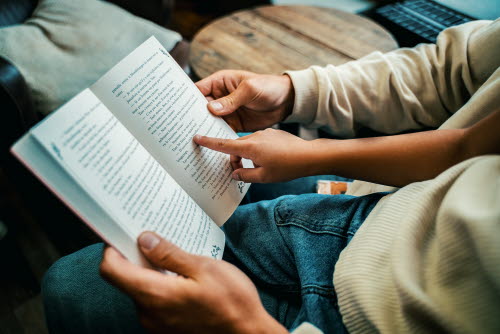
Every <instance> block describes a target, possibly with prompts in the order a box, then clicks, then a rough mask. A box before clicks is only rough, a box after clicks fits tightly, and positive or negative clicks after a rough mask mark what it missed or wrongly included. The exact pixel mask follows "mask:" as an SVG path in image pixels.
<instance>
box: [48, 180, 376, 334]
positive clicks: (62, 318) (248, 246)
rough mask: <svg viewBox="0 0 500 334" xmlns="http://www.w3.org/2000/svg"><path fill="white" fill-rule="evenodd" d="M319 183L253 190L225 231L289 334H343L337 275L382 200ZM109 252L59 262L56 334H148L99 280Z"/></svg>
mask: <svg viewBox="0 0 500 334" xmlns="http://www.w3.org/2000/svg"><path fill="white" fill-rule="evenodd" d="M317 179H337V180H338V179H341V178H338V177H331V176H321V177H308V178H302V179H298V180H294V181H291V182H286V183H281V184H269V185H262V184H254V185H252V186H251V188H250V191H249V192H248V194H247V196H246V198H245V200H244V201H243V203H242V204H241V205H240V206H239V208H238V209H237V210H236V211H235V213H234V214H233V215H232V216H231V218H230V219H229V220H228V222H227V223H226V224H225V225H224V230H225V233H226V238H227V244H226V250H225V252H224V260H226V261H228V262H231V263H233V264H235V265H236V266H237V267H239V268H240V269H241V270H243V271H244V272H245V273H246V274H247V275H248V276H249V277H250V278H251V279H252V280H253V282H254V283H255V285H256V286H257V289H258V291H259V294H260V297H261V300H262V303H263V305H264V307H265V308H266V310H267V311H268V312H269V313H270V314H271V315H272V316H273V317H274V318H275V319H277V320H278V321H279V322H280V323H282V324H283V325H285V327H287V328H288V329H291V330H293V329H294V328H295V327H297V326H298V325H300V324H301V323H302V322H304V321H308V322H310V323H312V324H314V325H315V326H317V327H318V328H320V329H321V330H323V331H324V332H325V333H345V332H346V329H345V327H344V325H343V323H342V318H341V315H340V312H339V309H338V305H337V298H336V293H335V288H334V286H333V272H334V267H335V263H336V262H337V260H338V257H339V255H340V252H341V251H342V250H343V249H344V247H345V246H346V245H347V244H348V243H349V241H350V240H351V238H352V237H353V235H354V233H355V232H356V231H357V230H358V228H359V227H360V225H361V224H362V223H363V221H364V220H365V218H366V217H367V215H368V214H369V213H370V211H371V210H372V209H373V207H374V206H375V204H376V203H377V202H378V201H379V199H380V198H381V197H383V196H384V195H385V194H384V193H377V194H371V195H367V196H362V197H354V196H347V195H334V196H332V195H319V194H316V193H315V183H316V180H317ZM102 250H103V245H102V244H97V245H92V246H89V247H87V248H84V249H82V250H80V251H78V252H76V253H74V254H71V255H69V256H66V257H63V258H62V259H60V260H59V261H57V262H56V263H55V264H54V265H53V266H52V267H51V268H50V269H49V271H48V272H47V273H46V275H45V278H44V282H43V286H42V294H43V299H44V305H45V313H46V317H47V323H48V327H49V330H50V331H51V333H142V332H144V330H143V329H142V328H141V326H140V324H139V322H138V319H137V315H136V312H135V307H134V304H133V302H132V301H131V300H130V298H128V297H127V296H126V295H124V294H122V293H121V292H120V291H119V290H117V289H116V288H114V287H113V286H111V285H110V284H108V283H107V282H106V281H104V280H103V279H102V278H101V277H100V276H99V271H98V270H99V269H98V268H99V263H100V261H101V258H102Z"/></svg>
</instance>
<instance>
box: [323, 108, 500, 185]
mask: <svg viewBox="0 0 500 334" xmlns="http://www.w3.org/2000/svg"><path fill="white" fill-rule="evenodd" d="M315 144H316V145H317V146H318V149H317V152H327V153H326V154H318V156H317V159H318V161H319V166H320V169H319V170H318V172H319V173H318V174H323V173H326V174H334V175H342V176H346V177H351V178H354V179H361V180H366V181H370V182H375V183H380V184H386V185H393V186H404V185H406V184H409V183H412V182H416V181H422V180H427V179H431V178H433V177H435V176H437V175H438V174H440V173H441V172H443V171H444V170H446V169H448V168H449V167H451V166H453V165H455V164H457V163H459V162H461V161H464V160H466V159H469V158H472V157H475V156H479V155H483V154H492V153H493V154H494V153H497V154H498V153H500V110H498V111H496V112H494V113H493V114H491V115H490V116H489V117H486V118H484V119H483V120H481V121H479V122H478V123H476V124H475V125H473V126H472V127H469V128H466V129H453V130H433V131H425V132H418V133H412V134H404V135H396V136H390V137H377V138H363V139H351V140H342V141H329V140H318V141H316V143H315Z"/></svg>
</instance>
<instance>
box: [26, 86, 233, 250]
mask: <svg viewBox="0 0 500 334" xmlns="http://www.w3.org/2000/svg"><path fill="white" fill-rule="evenodd" d="M31 133H32V135H33V136H34V137H35V138H36V139H37V140H38V141H39V142H40V143H41V144H42V146H43V147H45V149H46V150H47V151H48V152H49V153H50V154H51V155H52V156H53V157H54V158H55V159H56V160H57V161H58V162H59V163H60V164H61V166H63V167H64V168H65V169H66V170H67V171H68V172H69V173H70V174H71V175H72V176H73V177H74V179H75V180H76V181H77V182H78V183H79V184H80V185H82V188H83V189H85V190H86V191H87V192H88V193H89V194H90V195H91V196H92V197H93V198H94V199H95V201H96V202H97V203H98V204H100V205H101V206H102V207H103V208H104V209H105V210H106V211H107V212H108V213H109V215H110V216H111V217H112V218H113V219H114V220H115V221H116V223H117V224H119V225H120V226H121V228H122V229H123V230H125V232H126V233H127V234H128V235H129V236H130V237H131V240H134V242H135V240H136V238H137V237H138V236H139V234H140V233H141V232H143V231H145V230H149V231H155V232H157V233H158V234H160V235H161V236H163V237H164V238H166V239H167V240H170V241H172V242H173V243H175V244H177V245H178V246H180V247H181V248H183V249H184V250H186V251H188V252H190V253H194V254H202V255H208V256H214V257H216V258H220V257H221V256H222V249H223V247H224V235H223V232H222V231H221V230H220V229H219V228H218V227H217V226H216V224H215V223H214V222H213V221H212V219H211V218H210V217H209V216H208V215H207V214H205V213H204V212H203V210H202V209H201V208H200V207H199V206H198V205H197V204H196V202H194V201H193V200H192V199H191V198H190V197H189V195H188V194H187V193H186V192H185V191H184V190H183V189H182V188H181V187H180V186H179V185H178V184H177V182H175V180H173V179H172V177H171V176H170V175H169V174H168V173H167V172H166V171H165V170H164V169H163V168H162V167H161V166H160V164H158V162H156V160H155V159H154V158H153V157H152V156H151V155H150V154H149V153H148V151H146V150H145V149H144V147H142V146H141V144H140V143H139V142H138V141H137V140H136V139H135V138H134V137H133V136H132V135H131V134H130V132H129V131H128V130H127V129H126V128H125V127H124V126H123V125H122V124H121V123H120V122H119V121H118V120H117V119H116V117H115V116H114V115H113V114H112V113H111V112H110V111H109V110H108V109H107V108H106V107H105V106H104V104H103V103H102V102H101V101H99V99H98V98H97V97H96V96H95V95H94V94H93V93H92V92H91V91H90V90H88V89H87V90H85V91H83V92H82V93H80V94H79V95H78V96H76V97H75V98H74V99H73V100H71V101H70V102H69V103H68V104H66V105H65V106H63V107H62V108H61V109H59V110H58V111H57V112H55V113H54V114H52V115H51V116H49V117H48V118H47V119H46V120H45V121H44V122H42V123H41V124H40V125H39V126H37V127H35V128H34V129H32V130H31ZM110 242H111V243H112V242H113V240H110ZM130 246H131V247H136V246H135V245H130ZM122 253H125V252H122Z"/></svg>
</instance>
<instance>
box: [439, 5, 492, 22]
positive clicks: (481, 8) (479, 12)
mask: <svg viewBox="0 0 500 334" xmlns="http://www.w3.org/2000/svg"><path fill="white" fill-rule="evenodd" d="M434 1H435V2H438V3H440V4H442V5H444V6H446V7H450V8H451V9H454V10H456V11H458V12H462V13H464V14H466V15H469V16H471V17H473V18H476V19H480V20H495V19H497V18H498V17H500V1H499V0H434Z"/></svg>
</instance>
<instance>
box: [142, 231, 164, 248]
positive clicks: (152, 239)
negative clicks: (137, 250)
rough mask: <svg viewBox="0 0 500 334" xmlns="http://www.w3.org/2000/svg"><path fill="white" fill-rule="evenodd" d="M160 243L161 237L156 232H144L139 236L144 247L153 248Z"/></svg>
mask: <svg viewBox="0 0 500 334" xmlns="http://www.w3.org/2000/svg"><path fill="white" fill-rule="evenodd" d="M159 243H160V238H158V236H157V235H156V234H154V233H151V232H144V233H142V234H141V235H140V236H139V246H141V247H142V248H144V249H147V250H152V249H153V248H155V247H156V246H157V245H158V244H159Z"/></svg>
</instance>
